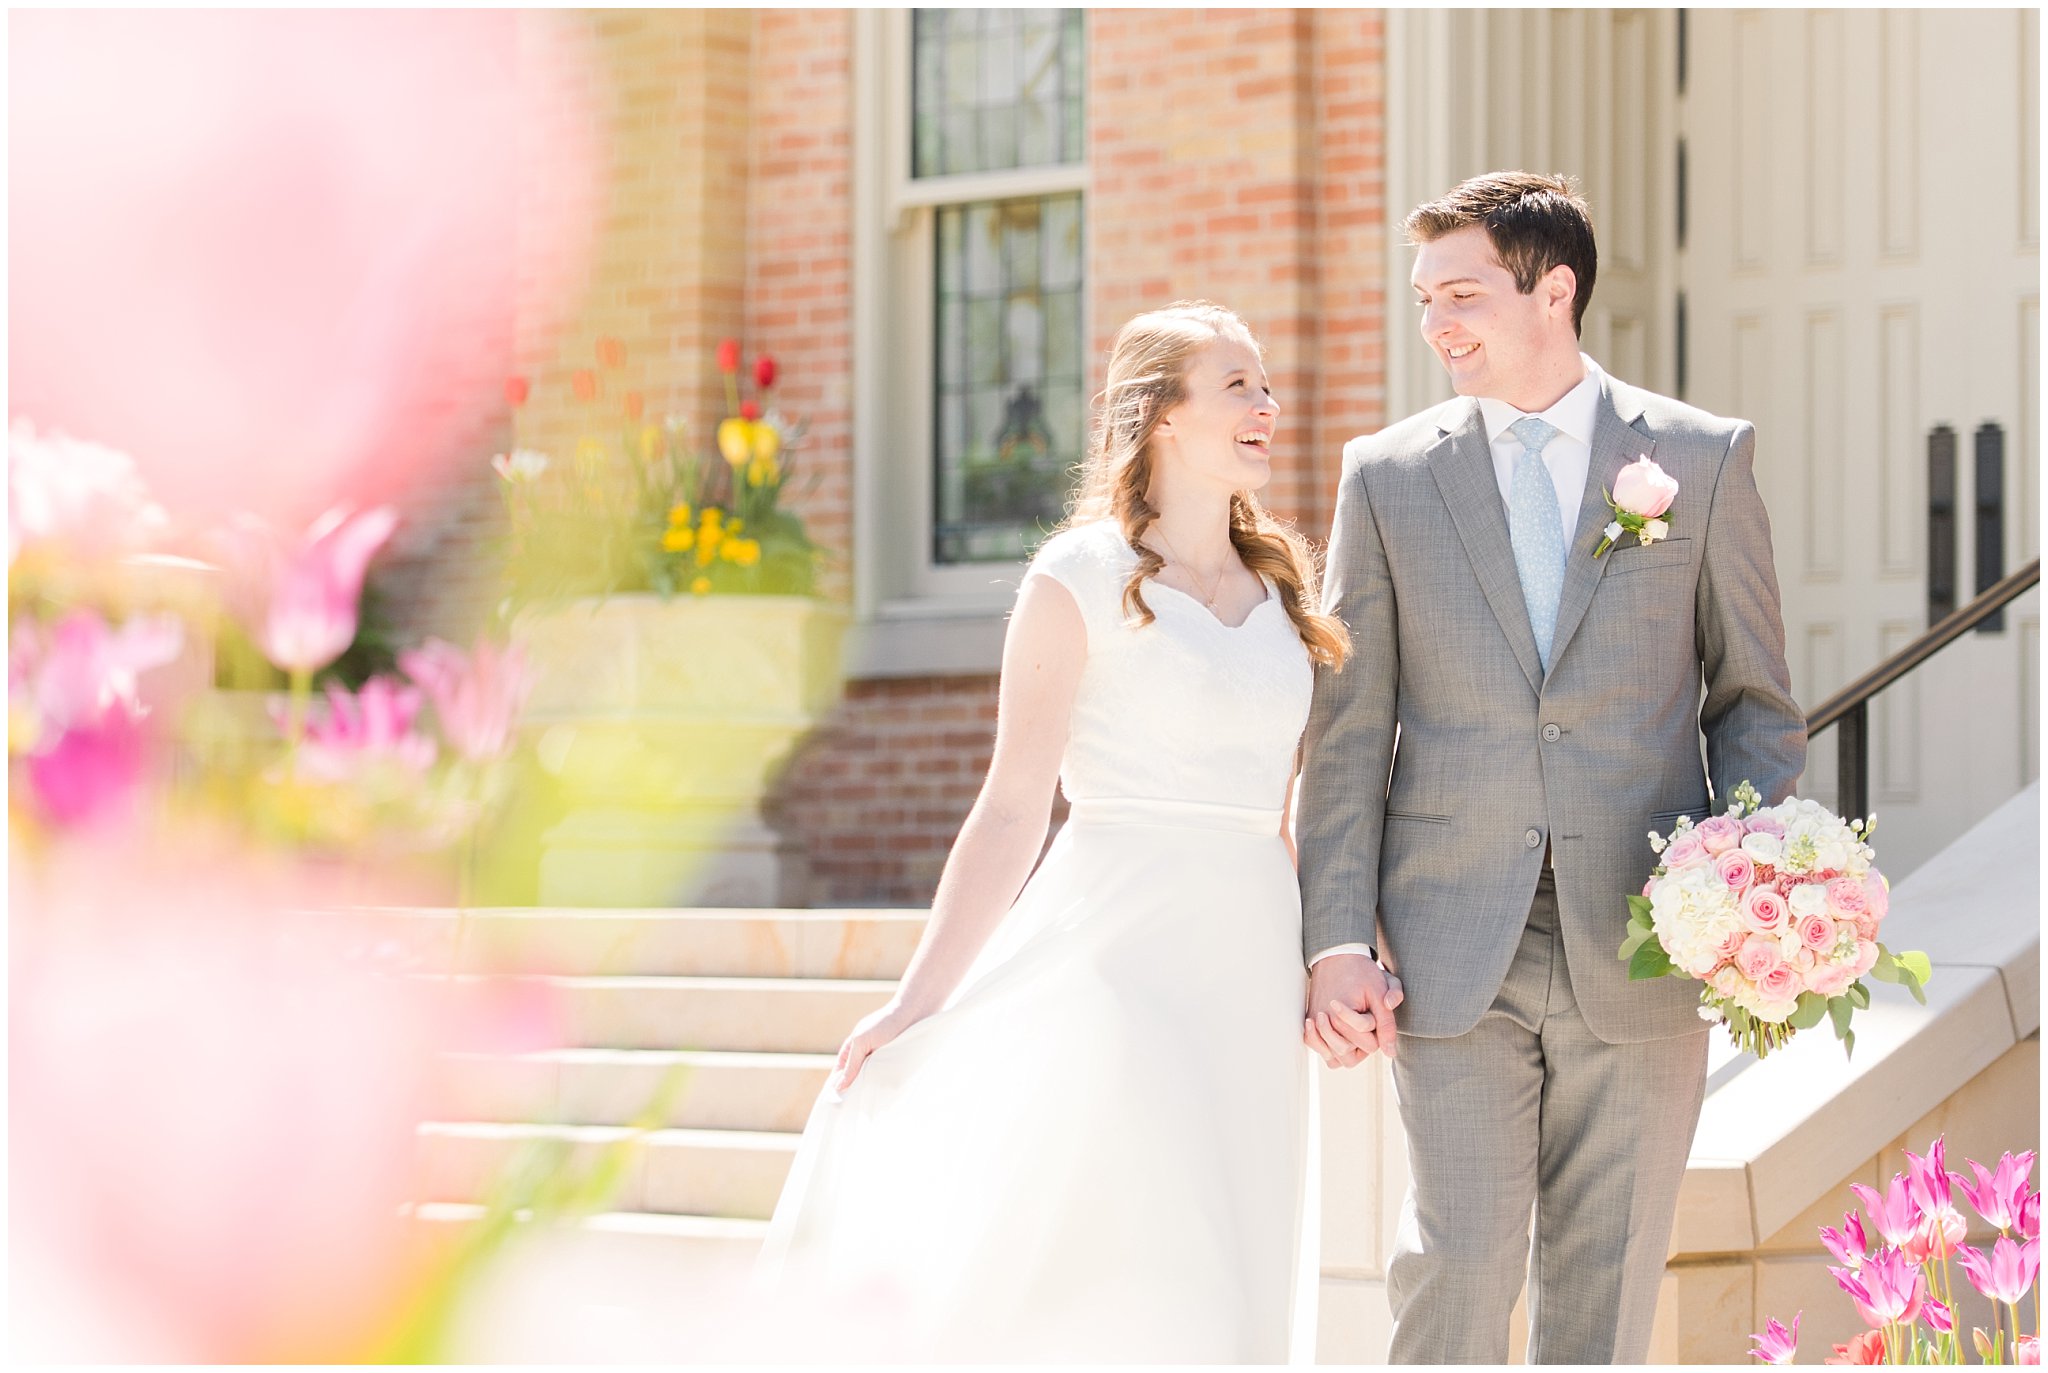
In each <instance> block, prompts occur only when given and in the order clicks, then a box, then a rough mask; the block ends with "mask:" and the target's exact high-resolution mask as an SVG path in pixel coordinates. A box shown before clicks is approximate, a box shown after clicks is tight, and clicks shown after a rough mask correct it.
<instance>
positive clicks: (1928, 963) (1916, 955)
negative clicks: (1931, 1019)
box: [1892, 949, 1934, 1005]
mask: <svg viewBox="0 0 2048 1373" xmlns="http://www.w3.org/2000/svg"><path fill="white" fill-rule="evenodd" d="M1892 959H1893V961H1894V962H1896V963H1897V964H1898V965H1899V967H1900V969H1901V970H1903V971H1905V972H1908V973H1911V974H1912V975H1913V980H1912V982H1910V983H1909V984H1907V985H1909V986H1910V987H1912V988H1913V990H1914V991H1915V992H1918V991H1919V989H1920V988H1922V987H1924V986H1926V985H1927V984H1928V983H1929V982H1931V981H1933V980H1934V963H1933V961H1932V960H1930V959H1929V958H1928V957H1927V955H1926V954H1924V953H1922V952H1920V950H1918V949H1908V950H1907V951H1906V952H1905V953H1895V954H1893V955H1892ZM1920 1001H1921V1004H1922V1005H1925V1004H1926V1002H1927V999H1926V998H1925V997H1922V998H1921V999H1920Z"/></svg>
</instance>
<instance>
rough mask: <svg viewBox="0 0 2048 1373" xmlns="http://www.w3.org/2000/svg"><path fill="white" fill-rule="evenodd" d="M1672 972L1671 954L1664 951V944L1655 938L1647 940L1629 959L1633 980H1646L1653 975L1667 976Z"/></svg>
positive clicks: (1629, 971)
mask: <svg viewBox="0 0 2048 1373" xmlns="http://www.w3.org/2000/svg"><path fill="white" fill-rule="evenodd" d="M1670 972H1671V955H1670V954H1668V953H1666V952H1664V946H1663V945H1662V944H1659V943H1658V942H1657V941H1656V940H1654V939H1651V940H1646V941H1645V942H1644V943H1643V945H1642V947H1641V948H1639V949H1637V950H1636V951H1635V953H1634V954H1632V955H1631V956H1630V958H1629V961H1628V977H1629V981H1631V982H1646V981H1648V980H1649V979H1650V978H1653V977H1664V976H1667V975H1668V974H1669V973H1670Z"/></svg>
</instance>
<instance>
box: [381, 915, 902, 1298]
mask: <svg viewBox="0 0 2048 1373" xmlns="http://www.w3.org/2000/svg"><path fill="white" fill-rule="evenodd" d="M926 915H927V912H925V911H922V910H901V911H899V910H836V911H835V910H528V909H507V910H483V911H476V912H472V913H471V915H470V917H469V921H468V924H467V927H466V929H465V930H464V933H463V936H462V940H463V948H462V951H461V955H460V964H459V966H460V967H461V969H462V970H463V975H462V978H461V981H463V982H464V983H469V984H474V983H476V982H478V981H480V980H481V979H484V978H515V979H523V980H537V981H539V982H540V983H543V984H545V986H546V988H547V990H548V991H549V992H550V993H551V994H552V995H551V1000H552V1003H553V1004H554V1006H555V1007H556V1008H557V1012H558V1017H559V1018H558V1020H557V1021H556V1022H555V1023H554V1025H553V1026H552V1029H553V1030H554V1031H555V1033H553V1034H551V1035H550V1036H549V1038H550V1039H551V1040H557V1041H559V1042H558V1043H557V1044H555V1046H554V1047H547V1048H538V1049H534V1050H531V1051H529V1052H522V1053H483V1052H461V1051H452V1052H450V1053H449V1054H448V1056H447V1065H446V1066H447V1068H448V1069H449V1071H448V1072H447V1073H446V1074H445V1079H446V1084H447V1085H446V1090H445V1096H444V1099H442V1100H441V1101H439V1102H437V1103H435V1108H434V1116H435V1119H433V1120H432V1121H430V1122H429V1123H427V1124H426V1125H424V1126H422V1127H421V1131H420V1164H421V1168H420V1178H421V1181H420V1187H421V1193H420V1196H419V1204H418V1206H417V1207H416V1210H415V1213H416V1215H417V1216H418V1217H419V1218H420V1220H422V1221H423V1222H425V1223H427V1224H429V1225H432V1226H436V1227H441V1226H448V1227H455V1226H460V1225H462V1224H464V1223H467V1222H473V1221H474V1220H475V1219H477V1218H478V1217H479V1216H480V1215H481V1214H482V1212H483V1202H484V1200H485V1198H486V1196H487V1195H488V1191H489V1188H490V1187H491V1186H492V1185H493V1182H494V1180H496V1179H501V1178H503V1177H504V1176H505V1175H506V1173H507V1170H508V1169H513V1168H516V1167H517V1166H518V1163H519V1160H520V1159H521V1158H522V1156H524V1157H526V1158H528V1159H531V1158H533V1157H535V1156H536V1153H537V1151H541V1150H548V1149H552V1150H553V1151H555V1152H553V1153H546V1154H540V1155H539V1156H540V1157H544V1158H546V1159H547V1160H548V1162H547V1163H546V1164H545V1165H544V1166H545V1167H550V1168H552V1167H564V1168H566V1169H568V1170H570V1171H572V1172H573V1171H575V1170H578V1169H581V1168H584V1167H587V1166H589V1165H590V1164H591V1163H593V1162H594V1161H595V1160H596V1159H597V1157H598V1156H599V1155H600V1154H601V1153H602V1152H603V1151H605V1150H607V1149H608V1148H612V1147H615V1146H618V1145H620V1144H621V1143H624V1142H627V1141H629V1140H636V1137H637V1140H636V1142H634V1143H633V1144H632V1145H631V1146H630V1147H629V1148H628V1149H627V1151H626V1152H625V1154H624V1155H623V1159H622V1163H623V1166H622V1169H621V1173H620V1179H619V1185H618V1187H617V1189H616V1190H615V1191H614V1192H613V1194H612V1195H611V1198H610V1201H609V1209H607V1210H604V1211H602V1212H600V1213H598V1214H595V1215H592V1216H589V1217H588V1218H586V1219H585V1220H584V1221H583V1222H582V1223H581V1226H580V1229H581V1232H582V1234H583V1237H584V1240H585V1242H587V1243H591V1244H598V1245H603V1246H606V1247H610V1248H630V1249H631V1250H632V1251H633V1252H634V1253H635V1254H636V1255H638V1256H639V1257H640V1258H643V1259H646V1258H660V1257H668V1258H689V1259H691V1260H693V1261H694V1262H697V1263H700V1264H701V1263H706V1262H719V1263H724V1262H727V1261H730V1262H731V1263H734V1264H743V1263H744V1262H745V1260H746V1259H747V1258H749V1257H751V1255H752V1253H753V1252H754V1250H755V1249H756V1247H757V1246H758V1244H759V1242H760V1239H761V1237H762V1235H763V1234H764V1233H765V1232H766V1229H767V1221H768V1217H769V1216H770V1215H771V1214H772V1213H773V1211H774V1208H775V1202H776V1198H777V1197H778V1196H779V1195H780V1193H781V1190H782V1184H783V1179H784V1178H785V1176H786V1175H787V1173H788V1171H789V1166H790V1162H791V1160H792V1158H793V1157H794V1155H795V1151H796V1144H797V1139H798V1135H799V1133H800V1132H801V1131H802V1129H803V1125H804V1121H805V1119H806V1117H807V1116H808V1115H809V1113H810V1109H811V1105H812V1102H813V1101H814V1100H815V1099H816V1097H817V1095H818V1092H819V1090H820V1089H821V1088H822V1087H823V1085H824V1082H825V1079H826V1076H827V1074H828V1072H829V1071H830V1069H831V1066H832V1056H833V1054H834V1052H835V1051H836V1050H837V1049H838V1047H839V1044H840V1041H841V1040H842V1039H843V1038H844V1037H845V1035H846V1033H847V1031H848V1030H849V1029H851V1028H852V1026H853V1024H854V1023H855V1022H856V1021H857V1020H859V1019H860V1017H861V1016H863V1015H865V1014H866V1013H868V1012H869V1011H871V1010H873V1009H874V1008H876V1007H878V1006H880V1005H882V1004H883V1003H884V1002H885V1001H886V1000H887V999H888V997H889V995H890V993H891V991H892V990H893V989H894V987H895V979H896V978H898V977H900V976H901V974H902V970H903V968H904V967H905V965H906V964H907V963H908V962H909V959H910V955H911V953H912V951H913V950H914V949H915V947H916V944H917V939H918V936H919V934H920V933H921V932H922V930H923V927H924V922H925V919H926ZM369 918H371V919H372V920H375V921H379V922H382V923H383V924H384V925H385V926H386V927H387V928H386V930H385V932H384V937H386V938H388V939H394V940H397V941H399V942H401V943H402V944H403V945H404V946H405V947H406V948H407V949H408V950H409V951H410V952H411V955H412V960H413V963H414V965H415V966H417V967H420V968H422V969H436V968H440V969H445V968H447V967H448V966H449V965H450V958H451V956H452V954H453V952H454V951H453V942H454V938H455V932H456V920H455V917H454V915H453V913H451V912H447V911H426V910H406V911H379V912H373V913H369ZM422 975H425V976H439V975H442V974H437V973H433V972H423V973H422ZM657 1106H658V1111H657V1113H656V1114H654V1115H653V1116H651V1117H650V1116H649V1114H648V1113H649V1111H650V1109H651V1108H655V1107H657ZM650 1127H651V1128H650Z"/></svg>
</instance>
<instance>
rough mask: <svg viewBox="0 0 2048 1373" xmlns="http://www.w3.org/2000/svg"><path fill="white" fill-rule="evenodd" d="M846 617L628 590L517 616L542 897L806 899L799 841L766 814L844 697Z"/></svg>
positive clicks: (552, 901)
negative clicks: (537, 779)
mask: <svg viewBox="0 0 2048 1373" xmlns="http://www.w3.org/2000/svg"><path fill="white" fill-rule="evenodd" d="M846 624H847V616H846V613H845V611H844V610H842V609H841V608H840V607H838V606H836V605H833V604H831V603H829V602H824V601H818V600H814V599H810V598H807V597H796V596H707V597H677V598H675V599H672V600H667V601H664V600H662V599H661V598H659V597H657V596H654V595H650V594H629V595H618V596H610V597H605V598H602V599H589V600H582V601H575V602H570V603H567V604H565V605H562V606H559V607H553V608H549V609H545V610H541V609H536V610H531V611H529V612H527V613H526V614H525V615H524V616H522V617H521V620H520V623H519V625H518V628H517V630H516V632H517V634H518V636H519V638H520V639H521V640H522V641H523V642H524V643H525V644H526V646H527V651H528V653H529V655H530V661H531V662H532V663H533V665H534V670H535V676H536V681H535V685H534V690H533V695H532V697H531V699H530V701H529V703H528V706H527V713H526V721H525V731H526V736H527V739H528V740H529V742H530V743H531V745H532V748H533V750H534V754H535V757H536V758H537V760H538V765H539V768H540V770H541V772H542V773H543V774H544V775H545V777H546V778H547V779H548V781H549V783H550V784H551V786H552V788H553V790H554V792H555V796H554V800H555V803H556V804H555V805H554V806H553V807H552V808H551V814H552V815H553V816H556V817H559V818H557V819H556V820H555V821H554V823H553V824H551V825H550V826H549V827H548V828H547V829H546V830H545V831H544V832H543V833H542V834H541V836H540V850H541V851H540V856H539V865H540V871H539V883H538V888H537V893H536V894H537V899H538V901H539V903H540V904H541V905H544V906H555V905H562V906H613V907H617V906H681V905H715V906H778V905H790V904H796V903H799V902H801V900H802V899H803V890H802V889H803V883H804V878H805V871H804V855H803V854H802V852H801V851H800V849H799V848H798V847H797V846H796V845H794V844H793V843H791V842H790V841H788V840H786V839H784V838H782V837H781V836H778V835H777V834H776V833H775V832H774V831H773V830H771V829H769V828H768V826H767V825H766V824H765V823H764V822H763V820H762V818H761V802H762V799H763V797H764V796H765V795H766V794H767V791H768V788H769V785H770V784H771V783H772V782H773V780H774V777H775V774H776V771H777V769H778V768H779V767H780V766H781V765H782V763H783V762H784V761H785V760H786V759H787V758H788V757H789V755H790V752H791V750H792V749H794V748H795V746H796V744H797V742H798V741H799V740H800V739H802V738H803V736H804V735H805V734H807V733H808V732H809V731H810V730H811V729H812V728H813V727H814V726H816V724H817V723H818V722H819V720H820V719H821V718H822V717H823V716H824V714H825V712H827V711H828V710H830V709H831V708H832V706H833V704H834V702H835V701H836V700H837V699H838V694H839V687H840V672H839V664H840V647H841V642H842V639H843V637H844V634H845V630H846Z"/></svg>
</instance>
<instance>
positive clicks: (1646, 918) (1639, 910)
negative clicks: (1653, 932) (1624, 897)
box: [1628, 895, 1650, 929]
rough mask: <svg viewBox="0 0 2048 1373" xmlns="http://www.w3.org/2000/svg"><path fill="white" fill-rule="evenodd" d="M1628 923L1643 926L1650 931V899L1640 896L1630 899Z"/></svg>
mask: <svg viewBox="0 0 2048 1373" xmlns="http://www.w3.org/2000/svg"><path fill="white" fill-rule="evenodd" d="M1628 923H1629V924H1631V925H1641V926H1642V927H1643V928H1644V929H1648V928H1649V927H1650V898H1649V897H1647V896H1640V895H1637V896H1631V897H1629V899H1628Z"/></svg>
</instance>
